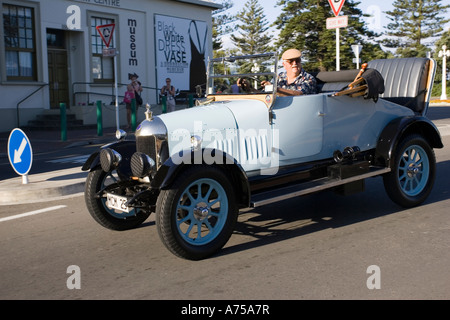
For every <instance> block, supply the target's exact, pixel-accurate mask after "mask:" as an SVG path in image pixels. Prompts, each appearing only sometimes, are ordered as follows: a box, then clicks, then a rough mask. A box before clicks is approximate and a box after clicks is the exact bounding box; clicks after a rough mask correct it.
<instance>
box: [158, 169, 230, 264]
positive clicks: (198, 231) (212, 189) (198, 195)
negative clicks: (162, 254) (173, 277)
mask: <svg viewBox="0 0 450 320" xmlns="http://www.w3.org/2000/svg"><path fill="white" fill-rule="evenodd" d="M199 191H200V192H199ZM238 211H239V210H238V207H237V204H236V201H235V195H234V191H233V188H232V186H231V183H230V181H229V179H228V178H227V177H226V175H225V173H224V172H223V171H222V170H221V169H219V168H218V167H214V166H207V165H193V166H191V167H189V168H187V169H186V170H185V171H183V172H182V173H181V174H180V175H179V176H178V177H177V178H176V179H175V181H174V182H173V184H172V185H171V186H170V188H169V189H167V190H161V192H160V194H159V196H158V201H157V203H156V218H155V219H156V226H157V229H158V234H159V237H160V238H161V241H162V242H163V243H164V245H165V246H166V247H167V248H168V249H169V251H171V252H172V253H173V254H175V255H177V256H179V257H182V258H185V259H190V260H200V259H204V258H206V257H209V256H211V255H212V254H214V253H216V252H217V251H219V250H220V249H221V248H222V247H223V246H224V245H225V244H226V243H227V241H228V239H229V238H230V236H231V234H232V233H233V230H234V227H235V224H236V221H237V216H238Z"/></svg>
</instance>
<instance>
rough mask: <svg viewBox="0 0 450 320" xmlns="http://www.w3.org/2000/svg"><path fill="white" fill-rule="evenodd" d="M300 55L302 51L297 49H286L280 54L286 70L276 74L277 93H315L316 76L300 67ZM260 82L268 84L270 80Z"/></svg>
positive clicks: (290, 94)
mask: <svg viewBox="0 0 450 320" xmlns="http://www.w3.org/2000/svg"><path fill="white" fill-rule="evenodd" d="M301 56H302V53H301V52H300V51H299V50H297V49H288V50H286V51H285V52H284V53H283V55H282V56H281V58H282V59H283V66H284V69H285V70H286V71H285V72H281V73H280V74H279V75H278V82H277V87H278V88H277V93H278V94H280V95H287V96H292V95H293V96H298V95H303V94H315V93H317V88H316V87H317V82H316V78H314V77H313V76H312V75H310V74H309V73H307V72H306V71H305V70H304V69H303V68H302V64H301ZM261 84H262V85H263V86H265V85H270V82H268V81H263V82H262V83H261Z"/></svg>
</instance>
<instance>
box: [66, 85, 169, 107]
mask: <svg viewBox="0 0 450 320" xmlns="http://www.w3.org/2000/svg"><path fill="white" fill-rule="evenodd" d="M93 84H95V85H99V86H101V85H105V86H106V87H109V85H110V84H109V83H98V82H81V81H79V82H73V83H72V103H73V105H75V100H76V99H75V96H76V95H77V94H87V95H88V100H89V95H90V94H94V95H99V96H107V97H112V98H113V99H115V96H116V95H115V93H114V84H111V89H112V90H113V92H112V93H111V94H107V93H98V92H91V91H75V86H76V85H89V86H91V85H93ZM127 85H128V83H118V84H117V86H121V87H122V86H127ZM142 88H144V89H150V90H157V91H159V90H160V89H158V88H153V87H147V86H142ZM118 96H119V97H123V95H118ZM88 102H89V101H88Z"/></svg>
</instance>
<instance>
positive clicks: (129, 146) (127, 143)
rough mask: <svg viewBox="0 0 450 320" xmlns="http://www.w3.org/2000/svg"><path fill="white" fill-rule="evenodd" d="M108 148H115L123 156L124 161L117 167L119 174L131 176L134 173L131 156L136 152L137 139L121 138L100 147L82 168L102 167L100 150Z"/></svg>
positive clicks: (87, 169)
mask: <svg viewBox="0 0 450 320" xmlns="http://www.w3.org/2000/svg"><path fill="white" fill-rule="evenodd" d="M106 148H110V149H113V150H115V151H117V152H118V153H120V155H121V156H122V161H120V164H119V167H118V168H117V173H118V174H119V176H121V177H130V176H131V175H132V174H131V166H130V161H131V156H132V155H133V154H134V153H135V152H136V141H134V140H120V141H116V142H113V143H109V144H106V145H104V146H102V147H100V150H99V151H96V152H94V153H92V154H91V155H90V156H89V158H88V159H87V160H86V162H85V163H84V165H83V167H82V168H81V170H83V171H93V170H97V169H99V168H101V166H100V151H101V150H102V149H106Z"/></svg>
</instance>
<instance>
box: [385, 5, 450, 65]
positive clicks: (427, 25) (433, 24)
mask: <svg viewBox="0 0 450 320" xmlns="http://www.w3.org/2000/svg"><path fill="white" fill-rule="evenodd" d="M393 6H394V9H393V10H391V11H387V12H386V14H387V16H388V18H389V19H390V20H391V23H389V24H388V25H387V27H386V28H387V29H388V31H387V32H386V35H387V36H390V37H392V38H388V39H386V40H385V41H384V43H383V44H384V45H385V46H386V47H388V48H396V49H397V50H396V52H395V54H396V55H397V56H399V57H425V56H426V53H427V52H428V51H430V49H429V48H428V46H429V45H432V44H433V41H432V38H433V37H439V36H440V35H441V34H442V31H443V25H444V24H445V23H447V22H449V21H450V20H449V19H446V18H445V17H444V16H443V14H444V13H445V12H446V10H447V9H448V8H449V7H450V6H449V5H442V4H441V0H395V1H394V3H393ZM430 38H431V40H430V41H429V42H428V43H427V42H426V41H427V40H428V39H430Z"/></svg>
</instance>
